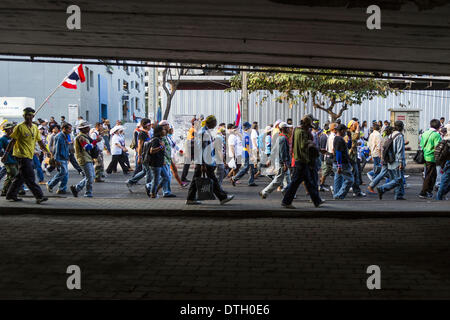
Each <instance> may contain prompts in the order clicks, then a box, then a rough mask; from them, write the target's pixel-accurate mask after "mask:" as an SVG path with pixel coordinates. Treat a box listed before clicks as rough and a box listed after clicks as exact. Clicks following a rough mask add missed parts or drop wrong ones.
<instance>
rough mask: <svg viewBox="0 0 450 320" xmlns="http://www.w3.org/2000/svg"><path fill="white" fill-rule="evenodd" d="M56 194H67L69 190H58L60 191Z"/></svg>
mask: <svg viewBox="0 0 450 320" xmlns="http://www.w3.org/2000/svg"><path fill="white" fill-rule="evenodd" d="M56 194H67V191H64V190H58V191H56Z"/></svg>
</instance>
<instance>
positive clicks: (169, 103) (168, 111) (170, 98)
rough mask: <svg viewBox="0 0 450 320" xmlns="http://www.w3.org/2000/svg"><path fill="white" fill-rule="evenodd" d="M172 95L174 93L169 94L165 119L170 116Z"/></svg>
mask: <svg viewBox="0 0 450 320" xmlns="http://www.w3.org/2000/svg"><path fill="white" fill-rule="evenodd" d="M172 97H173V95H172V94H170V95H167V101H166V110H164V116H163V120H167V118H168V117H169V113H170V107H171V105H172Z"/></svg>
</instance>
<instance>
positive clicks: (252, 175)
mask: <svg viewBox="0 0 450 320" xmlns="http://www.w3.org/2000/svg"><path fill="white" fill-rule="evenodd" d="M249 170H250V177H249V178H248V184H249V185H251V184H253V183H255V166H254V165H253V164H250V159H248V158H247V159H245V161H244V165H243V166H242V168H241V170H239V172H238V173H237V174H236V176H234V177H233V180H234V181H238V180H239V179H240V178H242V177H243V176H244V174H246V173H247V172H248V171H249Z"/></svg>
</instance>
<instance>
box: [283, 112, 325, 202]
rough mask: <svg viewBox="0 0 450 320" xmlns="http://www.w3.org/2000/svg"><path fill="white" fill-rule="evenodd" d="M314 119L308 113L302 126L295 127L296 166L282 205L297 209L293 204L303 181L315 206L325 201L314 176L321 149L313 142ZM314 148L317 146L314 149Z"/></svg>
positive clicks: (293, 146)
mask: <svg viewBox="0 0 450 320" xmlns="http://www.w3.org/2000/svg"><path fill="white" fill-rule="evenodd" d="M314 120H316V119H314V118H313V117H312V116H311V115H306V116H304V117H303V118H302V120H301V122H300V123H301V126H300V127H299V128H295V130H294V133H293V142H292V150H293V153H294V160H295V168H294V175H293V177H292V181H291V183H290V184H289V185H288V186H287V190H286V192H285V193H284V197H283V200H282V201H281V205H282V206H283V207H285V208H288V209H295V207H294V206H293V205H292V201H293V200H294V197H295V194H296V193H297V189H298V187H299V186H300V184H301V183H302V182H304V183H305V185H306V188H307V190H308V192H309V196H310V197H311V200H312V202H313V203H314V206H316V207H318V206H320V205H321V204H322V203H323V202H324V201H323V200H322V199H321V198H320V196H319V190H318V187H317V183H315V179H314V176H313V174H314V173H313V170H315V165H316V158H315V157H316V156H318V155H319V150H318V149H317V147H316V146H315V145H314V143H313V141H312V140H313V137H312V135H311V132H310V131H311V128H312V124H313V121H314ZM314 148H316V149H315V150H314Z"/></svg>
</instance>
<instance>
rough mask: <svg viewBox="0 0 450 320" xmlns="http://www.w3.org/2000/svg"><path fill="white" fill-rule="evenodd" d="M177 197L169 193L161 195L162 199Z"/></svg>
mask: <svg viewBox="0 0 450 320" xmlns="http://www.w3.org/2000/svg"><path fill="white" fill-rule="evenodd" d="M176 197H177V196H176V195H174V194H173V193H169V194H165V195H163V198H176Z"/></svg>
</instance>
